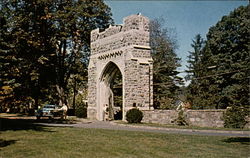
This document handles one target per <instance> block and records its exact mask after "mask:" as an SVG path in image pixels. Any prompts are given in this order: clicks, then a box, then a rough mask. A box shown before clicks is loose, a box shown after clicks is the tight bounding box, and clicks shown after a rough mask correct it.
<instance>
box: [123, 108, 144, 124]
mask: <svg viewBox="0 0 250 158" xmlns="http://www.w3.org/2000/svg"><path fill="white" fill-rule="evenodd" d="M142 118H143V113H142V112H141V111H140V110H139V109H137V108H133V109H130V110H128V112H127V113H126V120H127V121H128V123H140V122H141V120H142Z"/></svg>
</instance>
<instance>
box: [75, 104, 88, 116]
mask: <svg viewBox="0 0 250 158" xmlns="http://www.w3.org/2000/svg"><path fill="white" fill-rule="evenodd" d="M75 115H76V117H79V118H86V117H87V107H86V105H85V104H78V105H77V106H76V110H75Z"/></svg>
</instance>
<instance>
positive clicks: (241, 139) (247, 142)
mask: <svg viewBox="0 0 250 158" xmlns="http://www.w3.org/2000/svg"><path fill="white" fill-rule="evenodd" d="M223 142H226V143H241V144H245V145H250V137H234V138H228V139H225V140H223Z"/></svg>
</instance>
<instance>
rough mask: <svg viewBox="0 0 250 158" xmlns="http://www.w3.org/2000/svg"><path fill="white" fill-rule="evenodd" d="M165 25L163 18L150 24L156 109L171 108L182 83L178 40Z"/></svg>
mask: <svg viewBox="0 0 250 158" xmlns="http://www.w3.org/2000/svg"><path fill="white" fill-rule="evenodd" d="M163 24H164V20H163V19H162V18H161V19H155V20H152V21H151V23H150V38H151V39H150V45H151V48H152V57H153V60H154V67H153V77H154V79H153V82H154V89H153V91H154V107H155V108H171V105H172V102H173V101H174V100H175V97H176V96H177V90H178V89H179V87H178V86H177V84H179V83H180V81H181V78H180V77H178V76H177V74H178V72H177V71H176V69H177V68H178V67H179V66H180V63H179V62H180V58H178V57H177V55H176V53H175V50H176V48H177V44H176V40H175V38H174V37H173V34H171V32H170V29H167V28H164V27H163Z"/></svg>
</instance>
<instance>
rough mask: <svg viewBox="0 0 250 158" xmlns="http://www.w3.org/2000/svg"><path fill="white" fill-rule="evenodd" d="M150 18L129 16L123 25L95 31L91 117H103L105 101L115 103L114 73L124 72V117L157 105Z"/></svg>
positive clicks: (89, 74) (92, 48) (89, 80)
mask: <svg viewBox="0 0 250 158" xmlns="http://www.w3.org/2000/svg"><path fill="white" fill-rule="evenodd" d="M149 40H150V38H149V19H148V18H147V17H145V16H142V15H139V14H138V15H131V16H128V17H125V18H124V20H123V24H122V25H115V26H110V27H109V28H107V29H106V30H103V31H101V30H99V29H96V30H93V31H92V32H91V55H90V62H89V67H88V77H89V78H88V117H89V118H91V119H97V120H103V118H104V117H103V115H104V114H103V111H104V109H103V106H104V104H109V105H112V104H113V103H112V102H113V101H112V100H111V99H110V98H112V92H111V91H110V89H111V88H110V87H111V84H112V79H113V77H114V76H115V74H114V72H117V71H120V72H121V74H122V89H123V93H122V94H123V96H122V98H123V105H122V111H123V120H125V114H126V112H127V111H128V110H129V109H131V108H133V106H136V107H138V108H140V109H141V110H146V109H147V110H148V109H150V108H152V107H153V105H152V104H153V60H152V57H151V48H150V45H149V43H150V41H149Z"/></svg>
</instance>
